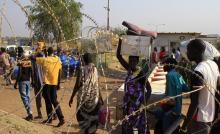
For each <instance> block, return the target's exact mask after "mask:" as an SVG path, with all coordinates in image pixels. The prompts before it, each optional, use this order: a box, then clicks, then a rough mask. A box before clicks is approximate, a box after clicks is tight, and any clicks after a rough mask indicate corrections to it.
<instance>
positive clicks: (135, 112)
mask: <svg viewBox="0 0 220 134" xmlns="http://www.w3.org/2000/svg"><path fill="white" fill-rule="evenodd" d="M164 65H169V66H174V67H176V68H177V67H178V68H180V69H184V70H186V71H189V72H190V73H192V74H194V75H195V76H196V77H197V78H199V79H200V80H202V81H203V82H204V84H205V86H203V87H201V88H199V89H196V90H193V91H190V92H186V93H182V94H180V95H176V96H172V97H167V98H164V99H162V100H159V101H156V102H154V103H152V104H149V105H147V106H143V107H141V108H139V109H138V110H136V111H133V112H132V114H130V115H125V118H123V119H122V120H119V121H118V122H117V123H116V125H113V126H112V127H111V130H110V131H109V133H111V132H112V131H113V130H115V129H116V127H117V126H118V125H122V122H123V121H126V120H128V119H129V117H131V116H135V115H136V114H138V113H141V112H142V111H143V110H145V109H147V108H150V107H152V106H156V105H157V104H159V103H161V102H164V101H168V100H170V99H175V98H177V97H181V96H184V95H188V94H191V93H194V92H198V91H200V90H202V89H203V88H204V87H209V88H212V89H214V91H215V92H217V93H218V94H219V92H218V90H217V89H216V87H212V85H210V84H209V83H207V82H206V81H205V80H204V79H203V78H202V77H201V76H199V75H198V74H197V73H195V71H192V70H189V69H188V68H186V67H182V66H179V65H174V64H164ZM144 76H145V75H144ZM144 76H142V77H140V78H143V77H144ZM140 78H136V79H132V80H133V81H137V80H139V79H140ZM209 88H207V89H208V91H209V92H210V93H211V95H212V96H213V97H214V98H215V100H216V102H217V103H218V104H219V105H220V102H219V100H218V99H217V98H216V97H215V95H214V94H213V93H212V91H210V89H209Z"/></svg>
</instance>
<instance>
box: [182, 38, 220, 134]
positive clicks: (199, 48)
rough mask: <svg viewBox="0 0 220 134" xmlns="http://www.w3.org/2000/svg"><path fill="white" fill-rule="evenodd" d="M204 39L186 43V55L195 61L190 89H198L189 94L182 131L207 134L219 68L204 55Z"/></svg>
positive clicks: (212, 114)
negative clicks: (188, 103)
mask: <svg viewBox="0 0 220 134" xmlns="http://www.w3.org/2000/svg"><path fill="white" fill-rule="evenodd" d="M205 50H206V46H205V43H204V41H202V40H200V39H194V40H191V41H190V42H189V44H188V45H187V57H188V59H189V60H190V61H195V62H196V67H195V69H194V71H195V74H193V75H192V78H191V89H192V90H196V89H200V90H199V91H197V92H194V93H192V94H191V96H190V99H191V104H190V106H189V109H188V113H187V118H186V119H185V121H184V123H183V125H182V129H181V131H182V132H187V133H190V134H191V133H198V134H209V133H210V127H211V123H212V122H213V120H214V116H215V89H216V87H217V79H218V76H219V69H218V66H217V64H216V63H215V62H214V61H212V60H211V59H208V58H206V56H205Z"/></svg>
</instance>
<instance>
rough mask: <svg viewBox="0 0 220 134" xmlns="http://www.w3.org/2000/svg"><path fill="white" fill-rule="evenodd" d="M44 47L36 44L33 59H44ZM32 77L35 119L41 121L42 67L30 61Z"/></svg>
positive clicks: (42, 43)
mask: <svg viewBox="0 0 220 134" xmlns="http://www.w3.org/2000/svg"><path fill="white" fill-rule="evenodd" d="M44 47H45V45H44V42H38V43H37V48H36V53H35V55H34V57H44V53H43V49H44ZM32 75H33V80H32V81H33V82H32V86H33V88H34V93H35V96H36V98H35V100H36V107H37V113H38V116H37V117H35V118H36V119H41V118H42V113H41V107H42V104H41V94H42V88H43V70H42V67H41V66H40V65H39V64H37V63H36V61H35V60H32Z"/></svg>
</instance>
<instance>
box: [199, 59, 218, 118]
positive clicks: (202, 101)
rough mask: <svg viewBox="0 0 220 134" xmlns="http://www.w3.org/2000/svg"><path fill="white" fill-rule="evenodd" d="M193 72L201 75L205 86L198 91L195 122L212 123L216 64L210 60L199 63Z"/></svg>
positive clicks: (216, 74)
mask: <svg viewBox="0 0 220 134" xmlns="http://www.w3.org/2000/svg"><path fill="white" fill-rule="evenodd" d="M195 71H198V72H200V73H201V74H202V75H203V78H204V82H205V84H206V86H205V87H204V89H202V90H200V91H199V100H198V116H197V121H200V122H212V121H213V120H214V116H215V97H214V96H213V95H215V90H216V86H217V79H218V76H219V70H218V66H217V64H216V63H215V62H214V61H212V60H206V61H203V62H200V63H199V64H198V65H197V67H196V68H195Z"/></svg>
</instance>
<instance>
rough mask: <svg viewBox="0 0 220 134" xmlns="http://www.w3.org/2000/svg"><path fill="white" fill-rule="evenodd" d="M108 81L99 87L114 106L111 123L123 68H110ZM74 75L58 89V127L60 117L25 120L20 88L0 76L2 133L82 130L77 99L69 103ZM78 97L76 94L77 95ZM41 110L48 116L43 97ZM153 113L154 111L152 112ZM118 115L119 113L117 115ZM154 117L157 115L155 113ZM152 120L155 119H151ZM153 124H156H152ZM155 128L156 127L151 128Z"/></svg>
mask: <svg viewBox="0 0 220 134" xmlns="http://www.w3.org/2000/svg"><path fill="white" fill-rule="evenodd" d="M107 72H108V73H107V76H108V77H107V78H106V79H107V85H108V90H107V91H106V90H105V80H104V77H100V87H101V92H102V95H103V98H104V100H105V102H106V96H107V94H108V96H109V106H110V109H111V120H110V124H109V125H108V126H109V127H110V126H112V125H114V124H115V123H116V121H117V119H116V106H117V105H119V104H120V100H121V98H122V95H123V94H121V93H118V92H117V89H118V88H119V87H120V86H121V84H122V83H123V79H124V76H125V73H124V72H120V71H118V72H115V71H114V70H108V71H107ZM74 82H75V78H72V79H71V80H67V81H65V82H64V83H63V84H62V87H63V88H62V89H61V90H59V91H58V100H59V101H60V105H61V109H62V111H63V114H64V116H65V121H66V123H65V124H64V126H62V127H60V128H56V127H55V126H56V125H57V123H58V121H57V120H55V121H53V123H52V124H49V125H48V124H47V125H45V124H42V123H41V122H42V120H34V121H32V122H27V121H25V120H24V119H22V118H24V117H25V116H26V112H25V109H24V106H23V104H22V101H21V98H20V95H19V92H18V90H14V89H13V88H12V86H5V85H4V83H5V82H4V81H3V80H2V78H1V79H0V84H1V87H0V134H35V133H36V134H37V133H39V134H40V133H41V134H49V133H55V134H68V133H69V134H81V133H82V131H81V130H80V129H79V127H78V123H77V121H76V117H75V108H76V100H75V99H74V102H73V106H72V107H71V108H70V107H69V106H68V102H69V98H70V96H71V92H72V88H73V86H74ZM31 98H32V102H31V104H32V109H33V113H34V116H36V114H37V113H36V106H35V100H34V93H33V89H32V90H31ZM75 98H76V97H75ZM42 104H43V106H42V113H43V117H44V119H46V111H45V105H44V104H45V103H44V99H42ZM188 104H189V100H188V99H184V101H183V113H185V112H186V111H187V109H188ZM6 113H9V114H7V115H6ZM151 116H152V115H151ZM117 118H118V117H117ZM151 120H154V122H155V119H154V118H153V117H152V119H151ZM152 122H153V121H152ZM152 124H153V123H152ZM152 127H153V125H152ZM106 132H107V131H105V130H104V127H103V126H99V130H98V132H97V133H98V134H103V133H106ZM151 132H153V131H151ZM113 133H114V134H118V133H120V126H119V127H118V128H117V129H116V131H114V132H113Z"/></svg>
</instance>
